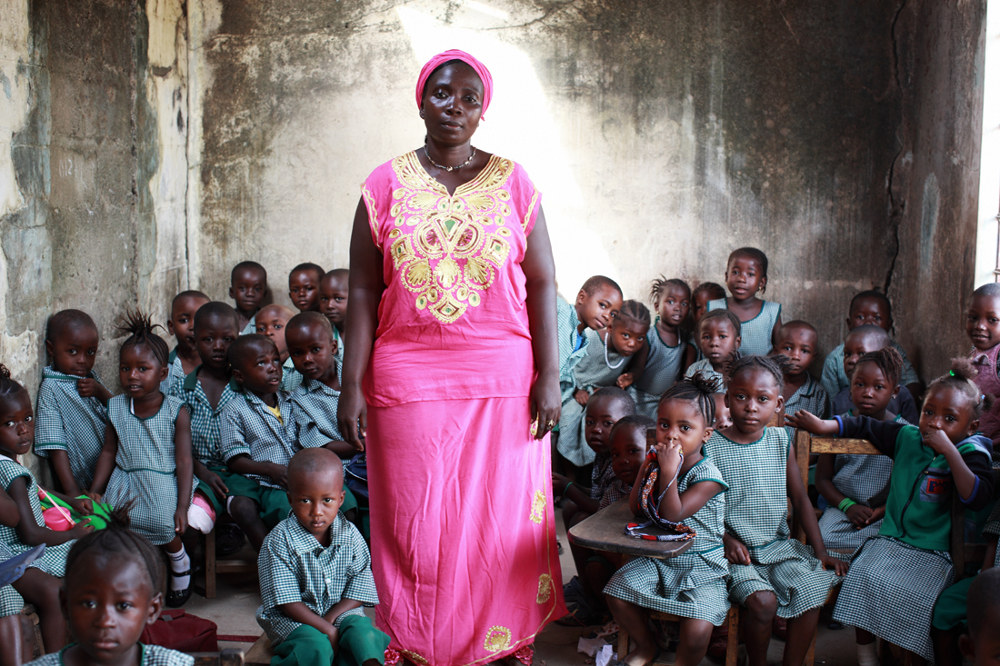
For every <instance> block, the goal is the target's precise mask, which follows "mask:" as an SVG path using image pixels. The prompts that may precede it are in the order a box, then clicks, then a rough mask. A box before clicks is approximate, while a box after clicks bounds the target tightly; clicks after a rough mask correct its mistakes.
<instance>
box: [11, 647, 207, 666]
mask: <svg viewBox="0 0 1000 666" xmlns="http://www.w3.org/2000/svg"><path fill="white" fill-rule="evenodd" d="M74 645H75V643H70V644H69V645H67V646H66V647H64V648H63V649H62V650H59V652H52V653H50V654H47V655H45V656H43V657H39V658H38V659H36V660H34V661H31V662H28V663H27V664H25V666H63V664H65V663H66V662H65V661H64V659H63V653H65V652H66V650H68V649H70V648H71V647H73V646H74ZM139 649H140V650H141V653H140V654H141V656H140V657H139V666H193V664H194V657H192V656H191V655H188V654H184V653H183V652H178V651H177V650H171V649H170V648H165V647H163V646H160V645H144V644H142V643H139Z"/></svg>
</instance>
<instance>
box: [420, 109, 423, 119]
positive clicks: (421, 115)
mask: <svg viewBox="0 0 1000 666" xmlns="http://www.w3.org/2000/svg"><path fill="white" fill-rule="evenodd" d="M420 117H421V118H423V117H424V110H423V109H420Z"/></svg>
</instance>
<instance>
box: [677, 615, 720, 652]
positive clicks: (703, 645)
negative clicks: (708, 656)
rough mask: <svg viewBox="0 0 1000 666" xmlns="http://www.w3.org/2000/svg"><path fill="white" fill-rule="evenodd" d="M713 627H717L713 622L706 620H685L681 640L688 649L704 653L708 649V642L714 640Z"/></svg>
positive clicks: (682, 625) (682, 624)
mask: <svg viewBox="0 0 1000 666" xmlns="http://www.w3.org/2000/svg"><path fill="white" fill-rule="evenodd" d="M713 629H715V627H714V626H712V623H711V622H708V621H706V620H694V619H688V620H685V621H684V622H682V623H681V640H682V641H683V642H684V643H685V644H686V645H687V646H688V649H690V650H697V651H699V652H702V653H704V652H706V651H708V644H709V643H710V642H711V641H712V630H713Z"/></svg>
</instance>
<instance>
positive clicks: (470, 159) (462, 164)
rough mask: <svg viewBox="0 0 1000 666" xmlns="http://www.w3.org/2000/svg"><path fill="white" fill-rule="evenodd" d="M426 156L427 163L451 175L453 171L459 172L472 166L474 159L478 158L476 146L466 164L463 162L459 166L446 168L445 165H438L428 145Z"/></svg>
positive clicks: (425, 147) (425, 145) (473, 147)
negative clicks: (432, 157)
mask: <svg viewBox="0 0 1000 666" xmlns="http://www.w3.org/2000/svg"><path fill="white" fill-rule="evenodd" d="M424 155H426V156H427V161H428V162H430V163H431V164H432V165H433V166H436V167H437V168H438V169H441V170H442V171H447V172H448V173H451V172H452V171H458V170H459V169H461V168H463V167H467V166H469V165H470V164H472V158H473V157H475V156H476V148H475V146H472V153H471V154H470V155H469V159H467V160H465V161H464V162H462V163H461V164H459V165H457V166H445V165H443V164H438V163H437V162H435V161H434V160H432V159H431V153H430V151H429V150H427V144H426V143H425V144H424Z"/></svg>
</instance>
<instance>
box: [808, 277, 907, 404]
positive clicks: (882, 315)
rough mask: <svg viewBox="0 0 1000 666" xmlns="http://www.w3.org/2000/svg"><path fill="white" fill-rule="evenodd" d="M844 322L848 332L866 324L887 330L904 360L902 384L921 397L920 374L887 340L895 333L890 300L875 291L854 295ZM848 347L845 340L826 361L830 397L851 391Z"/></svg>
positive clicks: (825, 378)
mask: <svg viewBox="0 0 1000 666" xmlns="http://www.w3.org/2000/svg"><path fill="white" fill-rule="evenodd" d="M845 321H846V323H847V330H848V331H853V330H854V329H856V328H858V327H859V326H866V325H868V326H878V327H879V328H881V329H882V330H883V331H885V333H886V337H887V339H888V340H889V344H891V345H892V346H893V347H895V348H896V351H897V352H899V355H900V356H901V357H902V358H903V374H902V376H901V378H900V380H899V385H900V386H902V387H903V388H905V389H907V392H908V393H910V394H911V395H913V396H919V395H920V392H921V391H922V389H923V386H922V385H921V383H920V377H918V376H917V371H916V370H914V369H913V365H912V364H911V363H910V361H909V360H908V359H907V358H906V352H905V351H903V348H902V347H900V346H899V343H897V342H896V341H895V340H893V339H892V338H890V337H888V336H889V333H890V332H891V331H892V304H891V303H890V302H889V298H888V297H887V296H886V295H885V294H883V293H882V292H880V291H878V290H876V289H870V290H868V291H862V292H859V293H857V294H855V295H854V298H852V299H851V305H850V307H849V309H848V313H847V319H846V320H845ZM845 346H846V341H845V344H841V345H838V346H837V347H834V348H833V350H832V351H831V352H830V353H829V354H827V356H826V360H824V361H823V375H822V377H821V381H822V382H823V387H824V388H825V389H826V392H827V394H828V395H830V396H831V397H832V396H836V395H837V394H838V393H840V392H841V391H843V390H844V389H845V388H848V386H849V384H850V382H849V381H848V379H847V378H848V377H850V373H849V372H846V371H845V369H844V368H845V365H844V353H845ZM834 413H835V414H837V413H839V412H837V410H836V409H834ZM897 413H898V412H897ZM913 416H914V420H916V414H914V415H913Z"/></svg>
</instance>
